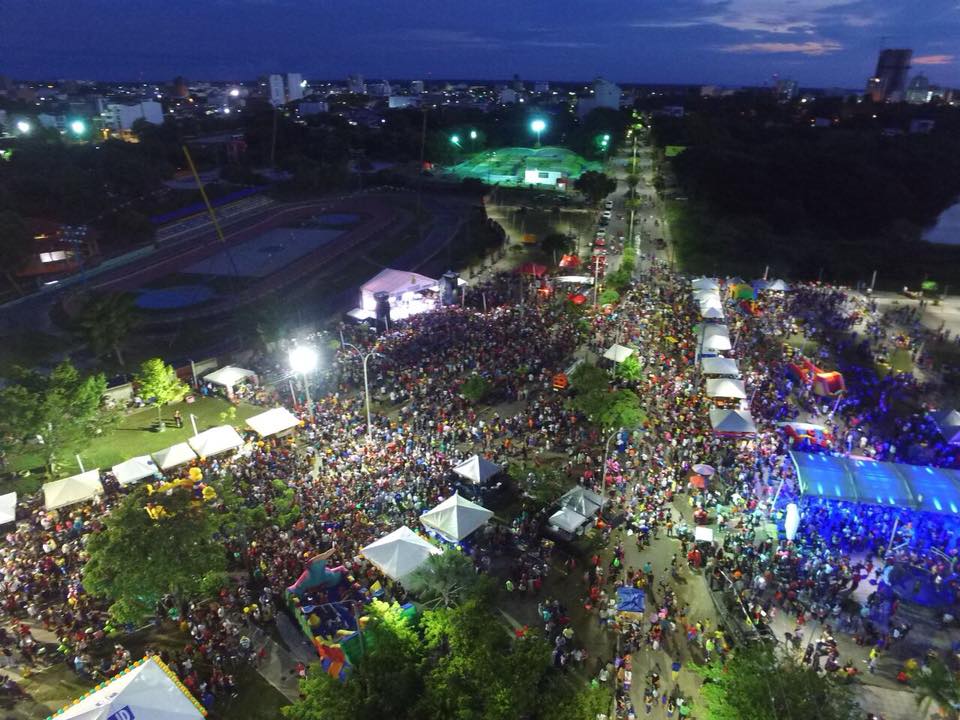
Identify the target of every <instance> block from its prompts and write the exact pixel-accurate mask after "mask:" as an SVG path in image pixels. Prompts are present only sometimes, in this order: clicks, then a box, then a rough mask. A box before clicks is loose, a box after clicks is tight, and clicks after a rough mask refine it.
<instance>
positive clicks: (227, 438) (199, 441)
mask: <svg viewBox="0 0 960 720" xmlns="http://www.w3.org/2000/svg"><path fill="white" fill-rule="evenodd" d="M187 442H188V443H190V447H192V448H193V450H194V452H196V453H197V455H199V456H200V457H212V456H214V455H219V454H220V453H224V452H227V451H229V450H236V449H237V448H238V447H241V446H242V445H243V438H242V437H240V433H238V432H237V431H236V430H234V429H233V428H232V427H231V426H230V425H218V426H217V427H212V428H210V429H209V430H204V431H203V432H202V433H200V434H199V435H194V436H193V437H192V438H188V439H187Z"/></svg>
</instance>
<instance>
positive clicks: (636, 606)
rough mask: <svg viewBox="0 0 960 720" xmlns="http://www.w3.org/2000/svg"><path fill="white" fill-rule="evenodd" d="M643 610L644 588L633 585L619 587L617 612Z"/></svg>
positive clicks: (638, 611)
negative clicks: (638, 588)
mask: <svg viewBox="0 0 960 720" xmlns="http://www.w3.org/2000/svg"><path fill="white" fill-rule="evenodd" d="M643 610H644V594H643V590H637V589H636V588H632V587H620V588H617V612H635V613H642V612H643Z"/></svg>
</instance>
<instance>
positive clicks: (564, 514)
mask: <svg viewBox="0 0 960 720" xmlns="http://www.w3.org/2000/svg"><path fill="white" fill-rule="evenodd" d="M547 522H548V523H550V524H551V525H553V526H554V527H556V528H559V529H560V530H563V531H565V532H568V533H570V534H571V535H573V534H574V533H576V532H577V530H579V529H580V528H582V527H583V526H584V525H586V524H587V523H588V522H590V521H589V520H588V519H587V518H585V517H584V516H583V515H581V514H580V513H578V512H577V511H576V510H573V509H571V508H560V509H559V510H557V511H556V512H555V513H554V514H553V515H551V516H550V518H549V519H548V520H547Z"/></svg>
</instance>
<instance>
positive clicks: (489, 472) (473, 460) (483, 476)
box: [453, 455, 500, 483]
mask: <svg viewBox="0 0 960 720" xmlns="http://www.w3.org/2000/svg"><path fill="white" fill-rule="evenodd" d="M453 471H454V472H455V473H456V474H457V475H459V476H460V477H464V478H466V479H467V480H471V481H473V482H475V483H482V482H486V481H487V480H489V479H490V478H492V477H493V476H494V475H496V474H497V473H498V472H500V466H499V465H497V464H496V463H492V462H490V461H489V460H487V459H486V458H482V457H480V456H479V455H474V456H473V457H469V458H467V459H466V460H464V461H463V462H462V463H460V464H459V465H457V466H456V467H455V468H454V469H453Z"/></svg>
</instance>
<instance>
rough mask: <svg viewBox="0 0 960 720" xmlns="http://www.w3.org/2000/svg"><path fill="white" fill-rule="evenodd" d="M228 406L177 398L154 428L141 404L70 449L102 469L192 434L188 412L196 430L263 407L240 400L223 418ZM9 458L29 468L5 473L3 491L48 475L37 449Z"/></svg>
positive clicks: (152, 415)
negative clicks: (162, 425) (160, 428)
mask: <svg viewBox="0 0 960 720" xmlns="http://www.w3.org/2000/svg"><path fill="white" fill-rule="evenodd" d="M230 407H232V406H231V404H230V403H229V402H227V401H226V400H222V399H220V398H201V399H198V400H197V401H196V402H195V403H193V404H187V403H185V402H181V403H175V404H173V405H168V406H167V407H165V408H164V409H163V417H164V419H165V420H166V423H167V428H166V430H165V431H164V432H156V431H155V430H154V429H153V428H154V425H155V424H156V421H157V410H156V408H153V407H148V408H143V409H141V410H137V411H135V412H131V413H129V414H128V415H125V416H124V417H123V419H122V420H121V421H120V424H119V425H117V427H115V428H113V429H112V430H108V431H107V432H106V433H104V434H103V435H100V436H99V437H94V438H91V439H90V441H89V442H88V443H86V444H85V445H84V446H82V447H78V448H71V449H70V452H71V453H79V455H80V459H81V460H82V461H83V466H84V467H85V468H87V469H88V470H89V469H91V468H104V469H106V468H110V467H112V466H114V465H116V464H117V463H119V462H123V461H124V460H127V459H129V458H131V457H134V456H136V455H146V454H149V453H152V452H156V451H157V450H162V449H163V448H165V447H169V446H171V445H175V444H176V443H179V442H183V441H184V440H186V439H187V438H189V437H190V436H191V435H193V427H192V426H191V424H190V415H191V414H193V415H195V416H196V418H197V430H199V431H200V432H203V431H204V430H207V429H208V428H211V427H214V426H215V425H223V424H225V422H226V424H230V425H235V426H242V425H243V421H244V420H246V419H247V418H248V417H250V416H251V415H256V414H257V413H260V412H263V408H260V407H256V406H254V405H248V404H247V403H240V405H238V406H237V414H236V416H235V417H234V418H233V419H227V420H226V421H224V420H223V419H221V417H220V415H221V413H223V412H225V411H227V410H228V409H229V408H230ZM176 410H179V411H180V413H181V414H182V415H183V427H182V428H176V427H174V426H173V413H174V411H176ZM9 462H10V468H9V469H10V470H11V471H13V472H23V471H26V470H29V471H31V472H30V475H29V476H28V477H20V478H17V479H16V480H15V481H13V482H12V483H11V480H12V479H11V478H9V477H8V478H7V479H6V480H7V481H6V482H5V483H3V484H2V487H3V492H9V491H10V490H17V492H20V493H22V494H23V493H31V492H34V491H36V489H37V488H39V487H40V485H41V484H42V483H44V482H46V481H47V480H48V479H49V478H45V477H43V470H42V466H43V460H42V456H41V455H40V454H38V453H30V452H27V453H23V454H21V455H16V456H11V457H10V458H9ZM79 471H80V468H79V467H76V466H75V465H73V466H70V467H68V468H67V469H66V470H65V471H64V472H62V473H60V476H61V477H65V476H67V475H70V474H72V473H74V472H79ZM7 488H9V489H7Z"/></svg>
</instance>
